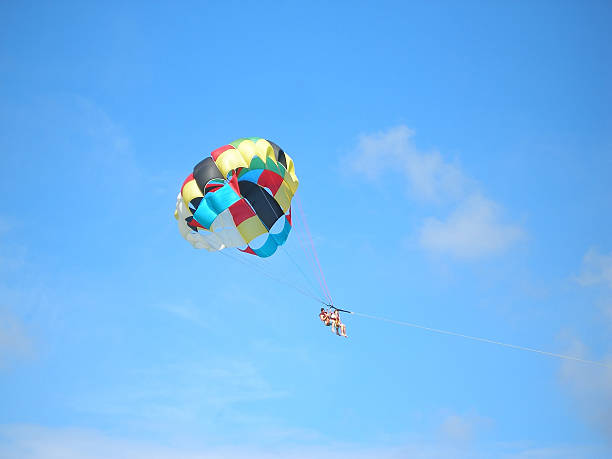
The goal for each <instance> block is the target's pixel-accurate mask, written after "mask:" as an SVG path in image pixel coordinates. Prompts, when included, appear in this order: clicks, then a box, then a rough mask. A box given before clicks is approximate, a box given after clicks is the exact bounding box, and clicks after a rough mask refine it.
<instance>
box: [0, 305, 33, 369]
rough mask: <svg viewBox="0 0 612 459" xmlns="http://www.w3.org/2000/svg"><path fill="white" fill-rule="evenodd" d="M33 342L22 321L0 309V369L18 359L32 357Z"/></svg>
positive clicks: (6, 310)
mask: <svg viewBox="0 0 612 459" xmlns="http://www.w3.org/2000/svg"><path fill="white" fill-rule="evenodd" d="M32 350H33V345H32V340H31V339H30V337H29V336H28V335H27V333H26V331H25V327H24V326H23V324H22V322H21V320H20V319H19V318H18V317H17V316H16V315H15V314H13V313H12V312H11V311H9V310H8V309H4V308H0V369H1V368H2V367H4V366H6V365H7V364H8V363H9V362H11V361H12V360H14V359H16V358H23V357H27V356H29V355H31V353H32Z"/></svg>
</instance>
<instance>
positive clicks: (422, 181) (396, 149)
mask: <svg viewBox="0 0 612 459" xmlns="http://www.w3.org/2000/svg"><path fill="white" fill-rule="evenodd" d="M413 137H414V131H413V130H412V129H409V128H408V127H406V126H396V127H393V128H391V129H388V130H387V131H382V132H377V133H375V134H363V135H361V136H360V137H359V142H358V145H357V148H356V151H355V152H354V154H352V155H351V156H350V158H347V159H346V160H347V161H348V162H349V164H350V166H351V168H352V169H353V170H354V171H355V172H358V173H360V174H362V175H363V176H364V178H366V179H369V180H374V179H377V178H378V177H380V176H381V175H382V174H383V173H384V174H392V173H400V174H402V175H403V176H404V177H405V178H406V179H407V181H406V183H407V185H408V188H409V190H410V191H411V192H412V194H413V196H415V197H417V198H419V199H423V200H428V201H438V200H441V199H443V198H448V197H456V196H458V195H462V194H463V192H464V189H465V188H466V185H467V183H468V182H469V180H468V179H467V177H466V176H465V175H464V174H463V172H462V171H461V169H460V168H459V166H457V165H455V164H452V163H449V162H447V161H445V160H444V158H443V157H442V155H441V154H440V153H439V152H437V151H433V152H421V151H419V150H418V149H417V148H416V146H415V144H414V141H413V140H412V138H413Z"/></svg>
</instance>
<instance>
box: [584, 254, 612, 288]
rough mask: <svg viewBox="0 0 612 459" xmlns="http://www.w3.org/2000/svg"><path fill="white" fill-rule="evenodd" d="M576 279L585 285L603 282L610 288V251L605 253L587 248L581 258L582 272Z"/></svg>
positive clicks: (611, 278) (611, 260) (611, 277)
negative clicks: (607, 253)
mask: <svg viewBox="0 0 612 459" xmlns="http://www.w3.org/2000/svg"><path fill="white" fill-rule="evenodd" d="M576 280H577V281H578V283H580V284H581V285H585V286H586V285H597V284H603V285H605V286H607V287H609V288H612V252H610V254H609V255H606V254H601V253H599V252H598V251H597V250H596V249H593V248H591V249H589V250H588V251H587V253H586V254H585V255H584V257H583V258H582V272H581V273H580V275H579V276H578V277H577V278H576Z"/></svg>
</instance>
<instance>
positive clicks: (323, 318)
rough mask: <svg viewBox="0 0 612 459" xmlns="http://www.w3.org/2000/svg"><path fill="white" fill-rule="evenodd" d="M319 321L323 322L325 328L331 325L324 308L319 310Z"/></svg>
mask: <svg viewBox="0 0 612 459" xmlns="http://www.w3.org/2000/svg"><path fill="white" fill-rule="evenodd" d="M319 319H321V322H323V323H324V324H325V325H326V326H328V327H329V326H330V325H331V319H330V318H329V314H328V313H327V311H326V310H325V308H321V312H320V313H319Z"/></svg>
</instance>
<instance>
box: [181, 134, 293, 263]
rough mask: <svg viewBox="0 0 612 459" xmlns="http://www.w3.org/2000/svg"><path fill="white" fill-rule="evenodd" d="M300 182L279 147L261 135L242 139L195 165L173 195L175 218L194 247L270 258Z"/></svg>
mask: <svg viewBox="0 0 612 459" xmlns="http://www.w3.org/2000/svg"><path fill="white" fill-rule="evenodd" d="M298 183H299V182H298V178H297V176H296V175H295V168H294V165H293V160H292V159H291V157H290V156H289V155H288V154H286V153H285V152H284V151H283V150H282V148H280V147H279V146H278V145H276V144H275V143H274V142H271V141H269V140H266V139H262V138H259V137H249V138H241V139H238V140H235V141H233V142H231V143H230V144H228V145H225V146H223V147H220V148H217V149H216V150H214V151H213V152H212V153H211V154H210V156H208V157H206V158H204V159H203V160H202V161H200V162H199V163H198V164H196V166H195V167H194V168H193V173H191V174H189V176H187V178H186V179H185V181H184V182H183V186H182V187H181V191H180V193H179V194H178V196H177V199H176V210H175V212H174V217H175V218H176V219H177V221H178V227H179V231H180V232H181V235H182V236H183V237H184V238H185V239H186V240H187V241H189V243H190V244H191V245H192V246H193V247H195V248H197V249H207V250H209V251H217V250H221V249H224V248H226V247H236V248H238V249H240V250H241V251H243V252H247V253H250V254H253V255H257V256H259V257H269V256H270V255H272V254H274V252H276V249H277V248H278V247H279V246H281V245H282V244H284V243H285V241H286V240H287V236H288V235H289V232H290V231H291V199H292V198H293V196H294V194H295V192H296V190H297V188H298Z"/></svg>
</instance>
